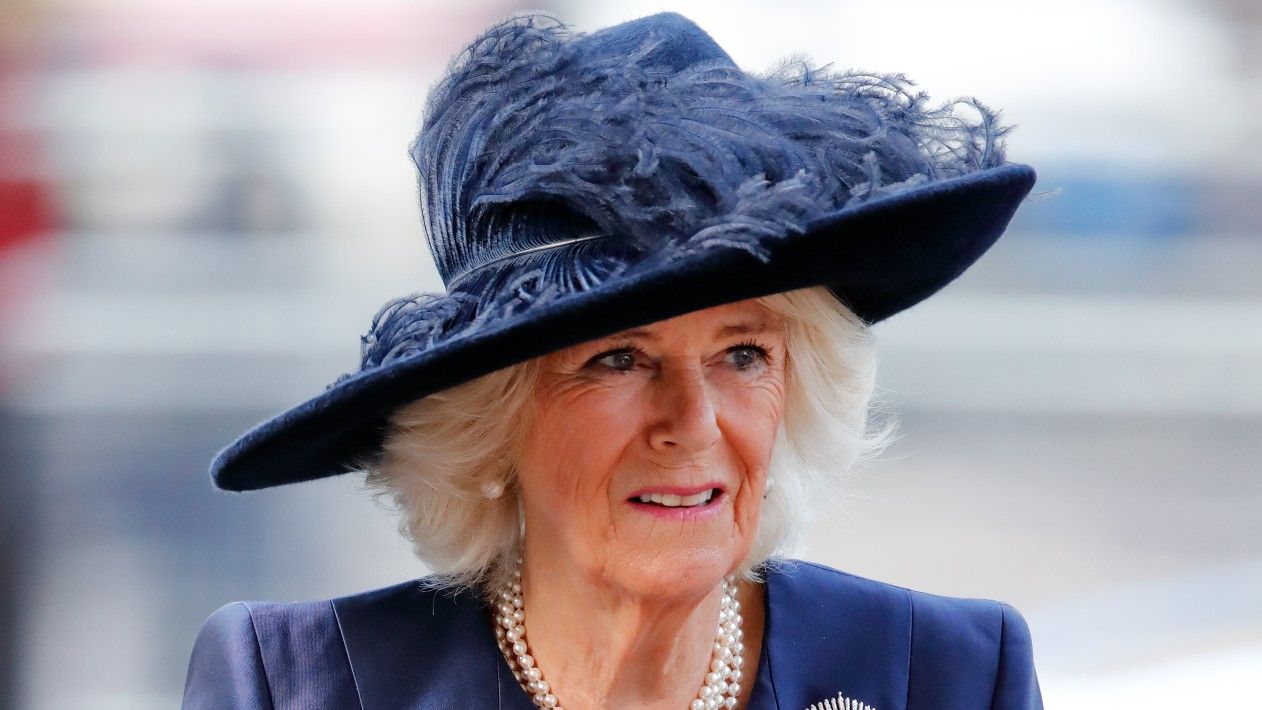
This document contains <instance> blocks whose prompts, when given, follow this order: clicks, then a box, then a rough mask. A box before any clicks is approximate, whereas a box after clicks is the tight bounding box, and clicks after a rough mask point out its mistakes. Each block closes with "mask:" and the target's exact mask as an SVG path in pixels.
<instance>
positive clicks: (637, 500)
mask: <svg viewBox="0 0 1262 710" xmlns="http://www.w3.org/2000/svg"><path fill="white" fill-rule="evenodd" d="M725 496H726V492H725V491H724V490H723V488H722V487H720V486H717V485H710V486H693V487H689V488H684V487H679V486H665V487H654V488H646V489H644V490H642V491H639V492H637V493H636V494H635V495H633V496H631V497H630V498H628V499H627V505H630V506H631V507H632V508H634V509H635V510H638V511H640V512H642V513H647V514H648V515H652V516H654V517H657V518H665V519H667V520H680V521H691V520H697V519H699V518H704V517H709V516H710V515H712V514H713V513H714V512H715V511H717V510H718V509H719V507H720V506H721V505H723V500H724V498H725Z"/></svg>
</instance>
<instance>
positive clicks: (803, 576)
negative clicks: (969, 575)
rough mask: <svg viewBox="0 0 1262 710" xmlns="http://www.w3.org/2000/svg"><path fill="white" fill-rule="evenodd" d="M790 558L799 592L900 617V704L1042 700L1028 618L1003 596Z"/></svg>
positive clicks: (892, 623)
mask: <svg viewBox="0 0 1262 710" xmlns="http://www.w3.org/2000/svg"><path fill="white" fill-rule="evenodd" d="M790 565H791V568H792V572H791V573H790V574H791V575H792V576H793V577H794V578H795V579H796V580H797V583H798V584H800V585H805V586H806V588H807V595H817V596H818V597H819V598H820V599H821V600H826V602H825V603H827V604H828V605H830V606H836V605H837V604H843V603H844V604H847V605H848V606H847V607H846V608H850V609H854V610H855V611H856V613H860V614H864V615H866V616H869V617H884V618H886V619H887V620H888V621H886V622H885V623H884V625H885V626H886V627H890V628H897V629H902V628H903V626H904V625H903V623H902V620H903V619H905V620H906V624H905V628H906V635H905V637H904V643H906V644H907V666H908V668H907V707H908V708H918V707H934V708H938V707H960V708H992V709H993V710H1018V709H1019V710H1032V709H1037V708H1042V701H1041V699H1040V694H1039V687H1038V680H1037V677H1036V674H1035V670H1034V660H1033V648H1032V643H1031V638H1030V630H1029V626H1028V624H1027V623H1026V621H1025V618H1024V617H1023V616H1022V615H1021V614H1020V613H1019V612H1018V611H1017V610H1016V609H1015V608H1013V607H1012V606H1011V605H1010V604H1007V603H1005V602H1002V601H998V600H993V599H977V598H969V597H952V596H945V595H940V594H932V593H929V592H924V591H920V590H915V589H910V588H907V587H902V586H899V585H895V584H890V583H888V582H882V581H878V580H874V579H869V578H866V577H861V576H859V575H855V574H851V573H849V572H843V571H841V570H837V569H833V568H831V567H828V566H826V565H822V564H819V563H815V562H805V561H800V560H794V561H791V562H790ZM856 599H857V600H861V602H860V603H858V604H856V603H855V600H856ZM893 633H894V632H891V634H890V635H892V634H893ZM944 698H950V699H951V701H950V703H949V704H946V705H944V704H943V699H944Z"/></svg>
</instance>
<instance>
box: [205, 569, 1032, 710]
mask: <svg viewBox="0 0 1262 710" xmlns="http://www.w3.org/2000/svg"><path fill="white" fill-rule="evenodd" d="M766 592H767V609H766V612H767V613H766V625H765V627H764V637H763V645H762V656H761V658H760V660H759V663H758V668H757V671H756V674H755V676H754V679H753V691H752V692H753V695H752V696H751V699H750V705H749V707H750V708H756V709H758V710H763V709H768V710H771V709H774V710H806V708H808V707H810V706H811V705H812V704H813V703H818V702H820V701H823V700H825V699H828V698H834V699H835V698H837V696H838V695H839V694H840V695H843V696H844V697H845V698H850V699H853V700H856V701H859V702H863V703H867V704H868V705H870V706H872V707H873V708H875V710H987V709H989V710H1030V709H1034V708H1042V707H1043V704H1042V700H1041V697H1040V694H1039V686H1038V680H1037V678H1036V676H1035V672H1034V661H1033V657H1032V651H1031V645H1030V632H1029V628H1028V627H1027V626H1026V623H1025V620H1024V619H1023V618H1022V617H1021V615H1020V614H1018V613H1017V612H1016V610H1014V609H1013V608H1012V607H1010V606H1008V605H1006V604H1004V603H1002V602H996V601H988V600H981V599H958V598H951V597H942V596H936V595H932V594H926V593H924V592H917V591H913V590H909V589H904V588H902V587H896V586H893V585H890V584H885V583H883V582H876V581H873V580H870V579H864V578H862V577H856V576H854V575H851V574H847V573H845V572H839V571H837V570H834V569H831V568H828V567H824V566H822V565H818V564H814V563H810V562H797V563H795V564H793V565H792V566H790V567H788V568H786V569H783V570H771V571H769V572H768V573H767V577H766ZM487 614H488V612H487V610H486V608H485V607H484V606H483V604H482V602H481V601H480V600H479V599H478V597H477V596H476V595H474V594H472V593H465V594H453V593H450V592H437V591H432V590H427V589H425V588H424V587H423V586H422V585H420V584H418V583H417V581H416V580H412V581H409V582H404V583H402V584H396V585H394V586H391V587H386V588H384V589H378V590H374V591H369V592H363V593H361V594H354V595H351V596H346V597H340V598H337V599H330V600H323V601H313V602H291V603H276V602H234V603H231V604H226V605H224V606H223V607H220V608H219V609H218V610H217V611H215V612H214V613H213V614H211V615H210V617H209V618H207V619H206V622H205V624H203V626H202V629H201V632H200V633H199V634H198V637H197V641H196V643H195V644H194V646H193V654H192V658H191V659H190V661H189V668H188V677H187V680H186V683H185V688H184V705H183V707H184V710H202V709H203V708H205V709H213V710H228V709H231V708H274V709H276V710H280V709H282V708H284V709H286V710H288V709H289V708H295V709H297V708H301V709H303V710H317V709H319V708H337V709H338V710H345V709H353V708H363V709H364V710H385V709H387V708H409V709H410V708H462V709H463V708H501V709H511V710H531V709H532V708H533V705H532V704H531V702H530V699H529V697H528V696H527V695H526V693H525V692H524V691H523V690H522V689H521V687H520V686H518V685H517V682H516V681H515V680H514V679H513V676H512V674H511V673H510V671H509V669H508V666H507V665H506V664H505V662H504V658H503V656H501V655H500V651H499V648H498V647H497V646H496V644H495V638H494V635H493V634H492V631H491V626H490V623H489V617H488V616H487Z"/></svg>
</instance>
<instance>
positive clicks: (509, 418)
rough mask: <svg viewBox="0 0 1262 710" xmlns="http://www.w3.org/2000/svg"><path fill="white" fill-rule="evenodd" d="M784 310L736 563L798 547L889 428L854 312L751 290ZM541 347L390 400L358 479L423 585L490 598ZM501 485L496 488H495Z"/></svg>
mask: <svg viewBox="0 0 1262 710" xmlns="http://www.w3.org/2000/svg"><path fill="white" fill-rule="evenodd" d="M752 300H754V301H755V302H757V303H759V304H760V305H762V306H764V307H766V308H768V309H770V310H772V311H774V312H776V313H779V314H780V315H782V316H785V345H786V348H787V351H788V357H787V359H786V363H785V368H786V369H785V402H784V412H783V416H782V417H781V421H780V427H779V430H778V431H777V433H776V440H775V443H774V445H773V447H772V452H771V460H770V462H769V465H768V476H769V477H770V478H771V479H774V483H773V484H772V485H770V488H769V489H768V490H767V495H766V498H765V499H764V500H763V503H762V511H761V513H760V520H759V524H758V532H757V534H756V536H755V539H754V542H753V545H752V547H751V549H750V552H749V554H748V555H747V557H746V559H745V560H744V561H743V563H742V565H741V567H740V570H739V572H740V573H741V574H743V575H744V576H746V577H747V578H750V579H754V578H756V575H755V572H754V570H755V569H756V568H757V567H758V566H760V565H762V564H764V563H770V564H774V563H775V562H776V559H777V558H778V557H779V556H780V555H782V554H784V553H785V552H786V551H787V550H790V549H793V548H794V547H796V545H797V543H798V542H799V541H800V536H801V533H802V530H803V528H804V527H805V525H806V523H807V521H808V520H809V519H810V518H811V516H812V514H813V513H814V512H816V510H817V509H818V508H819V507H821V504H823V505H827V504H829V503H838V502H840V497H839V493H840V492H841V490H842V484H843V483H844V481H845V479H846V476H845V474H846V473H847V472H849V471H850V470H851V469H853V468H855V467H856V466H861V465H867V464H868V463H870V462H871V460H872V459H874V458H875V457H876V455H878V454H879V453H880V452H881V451H882V450H883V449H884V448H885V447H886V446H888V445H889V444H890V443H891V442H892V441H893V440H894V438H895V436H896V433H895V432H896V428H897V422H896V421H895V420H894V419H892V418H891V419H889V420H888V421H887V422H886V424H885V425H883V426H880V427H872V426H870V416H869V415H870V413H871V412H873V411H875V405H876V404H877V402H876V400H875V398H874V397H873V393H874V389H875V376H876V357H875V345H874V343H873V340H872V335H871V331H870V329H869V327H868V325H867V324H866V323H864V322H863V320H861V319H860V318H859V317H858V316H856V315H855V314H854V313H853V312H852V311H851V310H850V309H849V308H847V307H846V306H845V305H844V304H843V303H842V302H841V301H839V300H838V299H837V298H836V296H834V295H833V293H832V292H831V291H830V290H829V289H828V288H827V287H824V286H815V287H810V288H804V289H799V290H796V291H788V292H783V293H777V294H772V295H769V296H762V297H758V298H756V299H752ZM542 360H543V358H542V357H539V358H533V359H531V360H527V361H524V362H521V363H517V364H515V365H511V366H509V367H506V368H504V369H501V370H497V371H495V372H492V373H490V374H487V375H483V376H481V377H479V378H477V379H474V380H471V381H469V382H465V383H463V384H460V385H456V386H454V387H451V388H449V389H446V390H443V391H441V392H438V393H435V394H431V395H429V396H426V397H423V398H421V399H419V400H417V401H415V402H412V403H410V404H408V405H405V406H403V407H400V408H399V409H397V410H395V412H394V414H393V415H392V416H391V417H390V421H389V426H388V429H387V433H386V436H385V439H384V442H383V448H382V452H381V456H380V458H379V460H378V461H377V462H376V463H374V464H371V465H367V466H365V469H366V471H367V476H366V478H365V479H364V484H365V487H366V488H367V489H368V490H370V491H372V492H373V494H374V497H375V498H377V499H378V500H379V501H380V500H381V499H388V500H389V502H388V504H387V505H388V507H390V508H392V509H394V510H395V511H397V512H398V513H400V514H401V520H400V523H399V531H400V532H401V533H402V534H403V535H404V536H405V537H406V538H407V539H408V540H409V541H410V542H411V544H412V550H413V552H414V553H415V554H416V556H417V557H418V558H419V559H420V560H421V561H422V562H424V563H425V564H426V565H427V566H428V567H429V568H430V569H431V570H432V571H433V572H434V573H435V576H434V578H433V579H432V580H431V581H432V582H433V583H435V584H437V585H441V586H447V587H463V588H476V589H478V590H479V591H481V592H482V593H483V594H486V595H490V594H492V593H494V591H495V590H498V589H499V588H500V587H501V585H502V584H503V583H504V582H506V581H507V580H508V579H509V577H508V576H509V575H511V573H512V572H511V570H512V566H513V564H514V563H515V562H516V559H517V556H518V554H519V549H520V544H521V534H522V529H523V521H522V519H521V518H522V512H521V503H520V498H519V496H518V487H517V479H516V473H515V471H514V461H515V458H516V453H515V452H516V451H518V450H519V446H520V443H521V441H520V439H519V436H520V435H521V434H522V433H523V430H524V429H525V428H526V427H524V426H521V422H522V421H523V419H524V415H525V414H526V412H527V409H528V408H527V403H528V402H529V400H530V399H531V396H532V393H533V390H534V386H535V383H536V378H537V376H538V373H539V371H540V364H541V362H542ZM501 492H502V495H498V496H495V494H496V493H501Z"/></svg>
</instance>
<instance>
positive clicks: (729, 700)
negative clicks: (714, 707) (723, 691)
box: [723, 695, 736, 708]
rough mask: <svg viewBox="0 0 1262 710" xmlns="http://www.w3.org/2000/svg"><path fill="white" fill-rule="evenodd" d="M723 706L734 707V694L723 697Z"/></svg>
mask: <svg viewBox="0 0 1262 710" xmlns="http://www.w3.org/2000/svg"><path fill="white" fill-rule="evenodd" d="M723 707H725V708H734V707H736V696H735V695H732V696H729V697H726V698H723Z"/></svg>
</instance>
